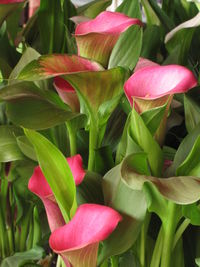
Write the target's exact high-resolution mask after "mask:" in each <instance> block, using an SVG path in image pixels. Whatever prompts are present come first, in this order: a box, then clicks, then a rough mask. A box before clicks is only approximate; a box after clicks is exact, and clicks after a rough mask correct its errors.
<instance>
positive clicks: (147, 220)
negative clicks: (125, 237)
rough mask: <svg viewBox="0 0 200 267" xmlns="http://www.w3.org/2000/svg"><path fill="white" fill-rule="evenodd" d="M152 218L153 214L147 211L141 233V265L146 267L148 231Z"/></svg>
mask: <svg viewBox="0 0 200 267" xmlns="http://www.w3.org/2000/svg"><path fill="white" fill-rule="evenodd" d="M150 220H151V214H150V213H149V212H147V214H146V217H145V220H144V224H143V225H142V229H141V234H140V265H141V267H145V256H146V253H145V252H146V238H147V231H148V227H149V223H150Z"/></svg>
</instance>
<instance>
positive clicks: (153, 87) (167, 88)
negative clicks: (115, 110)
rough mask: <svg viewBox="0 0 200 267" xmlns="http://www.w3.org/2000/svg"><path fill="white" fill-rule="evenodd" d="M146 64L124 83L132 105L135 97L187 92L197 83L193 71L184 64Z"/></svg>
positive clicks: (152, 97) (152, 96) (157, 96)
mask: <svg viewBox="0 0 200 267" xmlns="http://www.w3.org/2000/svg"><path fill="white" fill-rule="evenodd" d="M143 63H144V62H143ZM144 65H145V66H144V67H141V65H140V67H139V69H138V70H137V71H136V72H135V73H134V74H133V75H132V76H131V77H130V78H129V79H128V80H127V81H126V83H125V85H124V91H125V94H126V96H127V98H128V100H129V102H130V104H131V106H132V105H133V98H140V99H148V100H153V99H157V98H161V97H162V96H166V95H173V94H178V93H186V92H187V91H188V90H189V89H191V88H193V87H195V86H196V85H197V79H196V77H195V76H194V74H193V73H192V71H190V70H189V69H187V68H185V67H183V66H179V65H167V66H160V65H155V63H154V64H150V63H149V62H146V63H145V64H144Z"/></svg>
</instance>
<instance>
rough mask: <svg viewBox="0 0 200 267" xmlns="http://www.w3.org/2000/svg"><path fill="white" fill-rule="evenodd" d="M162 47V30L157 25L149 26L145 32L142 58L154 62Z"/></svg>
mask: <svg viewBox="0 0 200 267" xmlns="http://www.w3.org/2000/svg"><path fill="white" fill-rule="evenodd" d="M160 46H161V29H160V27H158V26H156V25H148V24H147V26H146V29H145V30H144V34H143V42H142V51H141V57H144V58H149V59H152V60H154V59H155V58H156V57H157V52H158V50H159V49H160Z"/></svg>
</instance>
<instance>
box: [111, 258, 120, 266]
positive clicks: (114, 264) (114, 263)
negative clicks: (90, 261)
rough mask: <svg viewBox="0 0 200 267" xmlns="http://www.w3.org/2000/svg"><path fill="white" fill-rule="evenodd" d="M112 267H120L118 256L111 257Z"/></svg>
mask: <svg viewBox="0 0 200 267" xmlns="http://www.w3.org/2000/svg"><path fill="white" fill-rule="evenodd" d="M111 267H118V258H117V257H116V256H112V257H111Z"/></svg>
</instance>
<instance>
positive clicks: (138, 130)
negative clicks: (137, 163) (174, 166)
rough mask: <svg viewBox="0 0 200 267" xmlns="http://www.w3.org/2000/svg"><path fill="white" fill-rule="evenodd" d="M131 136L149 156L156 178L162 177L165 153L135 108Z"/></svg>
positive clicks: (132, 116)
mask: <svg viewBox="0 0 200 267" xmlns="http://www.w3.org/2000/svg"><path fill="white" fill-rule="evenodd" d="M130 134H131V137H132V138H133V140H134V141H135V142H136V143H137V144H138V145H139V146H140V147H141V148H142V149H143V151H144V152H145V153H146V154H147V157H148V161H149V164H150V168H151V171H152V174H153V175H155V176H159V175H161V172H162V167H163V152H162V150H161V148H160V147H159V145H158V143H157V142H156V141H155V140H154V138H153V136H152V135H151V133H150V131H149V130H148V129H147V127H146V126H145V123H144V121H143V119H142V118H141V116H140V115H139V114H138V113H137V112H136V111H135V109H134V108H133V110H132V115H131V122H130Z"/></svg>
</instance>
